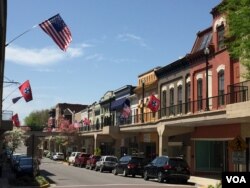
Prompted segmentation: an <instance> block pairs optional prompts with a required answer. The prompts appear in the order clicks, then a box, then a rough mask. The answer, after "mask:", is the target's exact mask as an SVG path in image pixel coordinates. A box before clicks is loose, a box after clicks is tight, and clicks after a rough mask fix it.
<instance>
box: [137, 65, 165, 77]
mask: <svg viewBox="0 0 250 188" xmlns="http://www.w3.org/2000/svg"><path fill="white" fill-rule="evenodd" d="M160 68H161V66H157V67H155V68H152V69H150V70H148V71H147V72H144V73H142V74H139V75H138V78H139V77H141V76H144V75H145V74H148V73H150V72H152V71H156V70H158V69H160Z"/></svg>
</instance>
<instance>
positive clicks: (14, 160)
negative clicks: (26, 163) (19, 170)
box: [10, 153, 27, 171]
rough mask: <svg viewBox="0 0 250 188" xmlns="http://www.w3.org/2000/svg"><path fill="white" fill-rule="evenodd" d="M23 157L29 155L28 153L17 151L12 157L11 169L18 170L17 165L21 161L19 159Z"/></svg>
mask: <svg viewBox="0 0 250 188" xmlns="http://www.w3.org/2000/svg"><path fill="white" fill-rule="evenodd" d="M21 157H27V155H26V154H22V153H15V154H13V155H11V157H10V166H11V169H12V170H13V171H15V170H16V166H17V164H18V162H19V159H20V158H21Z"/></svg>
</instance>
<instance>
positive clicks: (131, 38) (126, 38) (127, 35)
mask: <svg viewBox="0 0 250 188" xmlns="http://www.w3.org/2000/svg"><path fill="white" fill-rule="evenodd" d="M117 38H118V40H120V41H123V42H126V41H132V42H136V43H137V44H139V45H140V46H142V47H148V45H147V44H146V43H145V41H144V39H143V38H142V37H140V36H137V35H134V34H131V33H123V34H118V36H117Z"/></svg>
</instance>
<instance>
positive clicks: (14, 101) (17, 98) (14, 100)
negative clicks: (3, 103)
mask: <svg viewBox="0 0 250 188" xmlns="http://www.w3.org/2000/svg"><path fill="white" fill-rule="evenodd" d="M21 98H22V96H20V97H16V98H13V99H12V102H13V104H15V103H16V102H17V101H19V99H21Z"/></svg>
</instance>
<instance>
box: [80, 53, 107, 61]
mask: <svg viewBox="0 0 250 188" xmlns="http://www.w3.org/2000/svg"><path fill="white" fill-rule="evenodd" d="M85 60H90V61H102V60H104V57H103V55H102V54H93V55H89V56H86V57H85Z"/></svg>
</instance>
